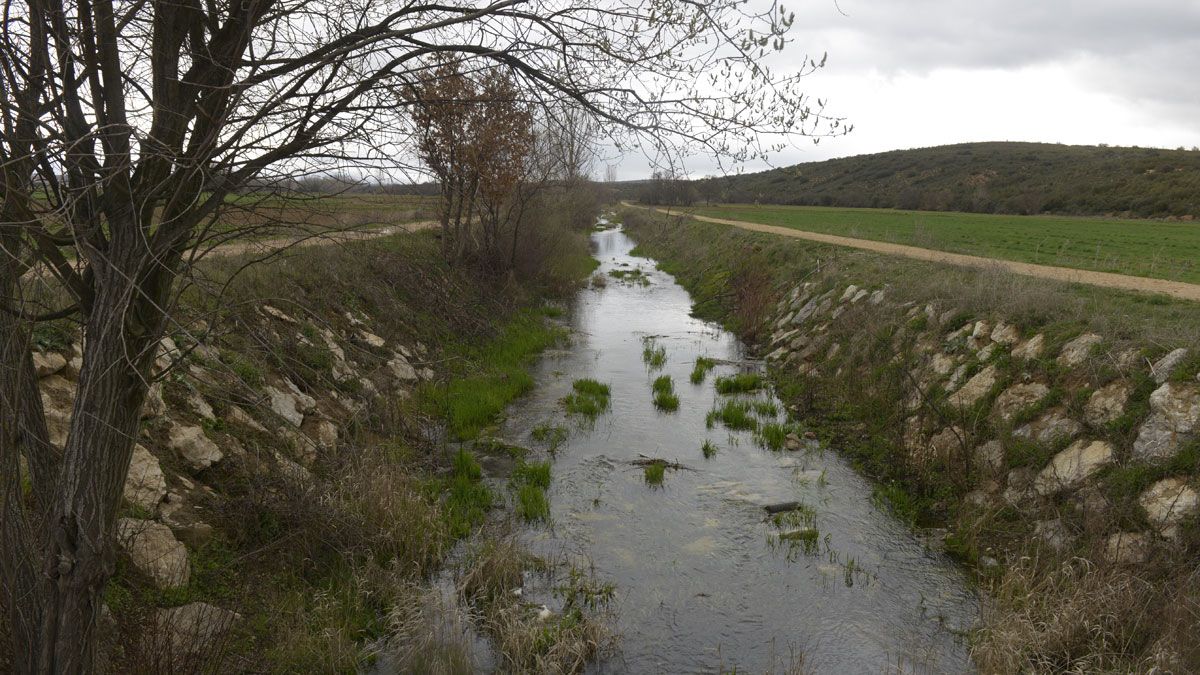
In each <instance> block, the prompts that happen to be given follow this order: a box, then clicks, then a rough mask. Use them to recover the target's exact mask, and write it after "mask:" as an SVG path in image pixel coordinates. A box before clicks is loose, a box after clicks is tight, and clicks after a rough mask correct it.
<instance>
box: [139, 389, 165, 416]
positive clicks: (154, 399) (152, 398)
mask: <svg viewBox="0 0 1200 675" xmlns="http://www.w3.org/2000/svg"><path fill="white" fill-rule="evenodd" d="M166 412H167V402H166V401H164V400H163V386H162V382H155V383H154V384H152V385H150V389H148V390H147V391H146V401H145V403H143V404H142V419H144V420H145V419H150V418H153V417H162V416H163V415H164V414H166Z"/></svg>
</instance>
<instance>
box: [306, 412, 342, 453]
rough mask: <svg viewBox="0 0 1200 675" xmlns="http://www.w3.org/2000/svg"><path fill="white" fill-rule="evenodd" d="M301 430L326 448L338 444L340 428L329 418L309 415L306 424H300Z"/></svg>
mask: <svg viewBox="0 0 1200 675" xmlns="http://www.w3.org/2000/svg"><path fill="white" fill-rule="evenodd" d="M300 431H302V432H304V434H305V435H306V436H308V437H309V438H311V439H312V440H314V441H316V442H317V445H320V446H321V447H324V448H332V447H334V446H336V445H337V441H338V428H337V425H336V424H334V423H333V422H330V421H329V420H327V419H321V418H317V417H309V418H307V419H305V420H304V424H303V425H301V426H300Z"/></svg>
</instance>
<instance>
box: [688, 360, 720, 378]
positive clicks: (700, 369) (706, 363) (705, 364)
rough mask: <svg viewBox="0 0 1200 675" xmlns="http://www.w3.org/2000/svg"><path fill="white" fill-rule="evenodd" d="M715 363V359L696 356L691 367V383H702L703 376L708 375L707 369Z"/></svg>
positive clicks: (711, 367) (710, 368)
mask: <svg viewBox="0 0 1200 675" xmlns="http://www.w3.org/2000/svg"><path fill="white" fill-rule="evenodd" d="M716 365H717V361H716V359H710V358H708V357H705V356H698V357H696V365H695V367H693V368H692V375H691V381H692V384H701V383H703V382H704V378H706V377H708V371H710V370H712V369H713V368H714V367H715V366H716Z"/></svg>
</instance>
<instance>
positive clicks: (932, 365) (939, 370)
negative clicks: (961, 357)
mask: <svg viewBox="0 0 1200 675" xmlns="http://www.w3.org/2000/svg"><path fill="white" fill-rule="evenodd" d="M956 363H957V359H955V358H954V357H953V356H951V355H949V354H943V353H941V352H938V353H936V354H934V355H933V358H931V359H930V360H929V369H930V370H932V371H933V372H934V373H935V374H936V375H938V376H939V377H945V376H947V375H949V374H950V372H951V371H953V370H954V366H955V364H956Z"/></svg>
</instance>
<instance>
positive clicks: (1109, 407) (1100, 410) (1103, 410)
mask: <svg viewBox="0 0 1200 675" xmlns="http://www.w3.org/2000/svg"><path fill="white" fill-rule="evenodd" d="M1131 391H1132V387H1130V385H1129V384H1128V383H1127V382H1122V381H1117V382H1113V383H1112V384H1109V385H1106V386H1104V387H1101V388H1100V389H1097V390H1096V391H1094V392H1092V396H1091V398H1089V399H1088V402H1087V404H1086V405H1084V407H1083V415H1084V419H1085V420H1087V423H1088V424H1090V425H1092V426H1093V427H1102V426H1104V425H1106V424H1108V423H1109V422H1112V421H1113V420H1115V419H1117V418H1118V417H1120V416H1121V415H1124V414H1125V405H1126V403H1128V402H1129V394H1130V392H1131Z"/></svg>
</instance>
